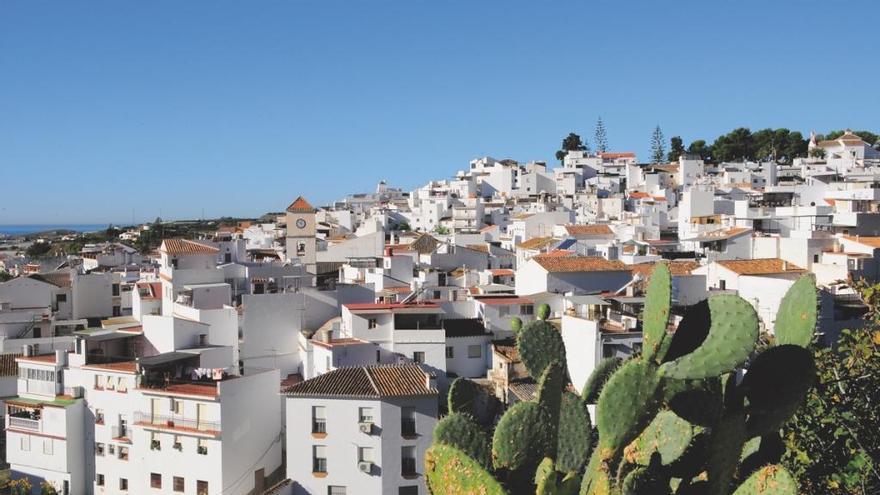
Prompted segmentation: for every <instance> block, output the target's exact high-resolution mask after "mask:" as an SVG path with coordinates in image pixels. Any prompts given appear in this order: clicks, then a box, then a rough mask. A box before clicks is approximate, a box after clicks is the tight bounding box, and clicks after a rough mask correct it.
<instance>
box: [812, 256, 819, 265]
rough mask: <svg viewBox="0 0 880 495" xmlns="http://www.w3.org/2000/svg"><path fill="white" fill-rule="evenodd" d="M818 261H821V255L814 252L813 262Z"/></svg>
mask: <svg viewBox="0 0 880 495" xmlns="http://www.w3.org/2000/svg"><path fill="white" fill-rule="evenodd" d="M818 262H819V255H818V254H814V255H813V263H818Z"/></svg>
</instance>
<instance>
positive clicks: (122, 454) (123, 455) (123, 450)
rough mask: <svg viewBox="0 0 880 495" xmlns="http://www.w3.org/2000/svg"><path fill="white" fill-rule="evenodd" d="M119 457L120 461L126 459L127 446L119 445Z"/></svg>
mask: <svg viewBox="0 0 880 495" xmlns="http://www.w3.org/2000/svg"><path fill="white" fill-rule="evenodd" d="M119 459H120V460H122V461H127V460H128V447H123V446H121V445H120V446H119Z"/></svg>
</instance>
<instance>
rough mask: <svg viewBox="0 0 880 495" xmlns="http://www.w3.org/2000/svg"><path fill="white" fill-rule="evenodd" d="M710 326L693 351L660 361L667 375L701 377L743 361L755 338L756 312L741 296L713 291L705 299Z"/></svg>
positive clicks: (682, 378)
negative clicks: (666, 361)
mask: <svg viewBox="0 0 880 495" xmlns="http://www.w3.org/2000/svg"><path fill="white" fill-rule="evenodd" d="M709 310H710V313H711V316H712V325H711V327H710V329H709V335H708V336H707V337H706V340H704V341H703V343H702V344H701V345H700V347H698V348H697V349H696V350H694V351H693V352H691V353H690V354H687V355H685V356H682V357H680V358H678V359H676V360H675V361H672V362H668V363H665V364H663V366H661V368H660V373H661V374H662V375H663V376H667V377H669V378H677V379H679V380H684V379H691V380H693V379H703V378H709V377H712V376H718V375H721V374H723V373H729V372H731V371H733V370H734V369H736V368H737V367H739V366H741V365H742V364H743V363H745V361H746V359H748V357H749V354H751V353H752V351H754V350H755V344H756V343H757V341H758V315H756V314H755V310H754V308H752V305H751V304H749V303H748V302H746V301H745V300H744V299H743V298H741V297H739V296H735V295H731V294H717V295H713V296H711V297H710V298H709Z"/></svg>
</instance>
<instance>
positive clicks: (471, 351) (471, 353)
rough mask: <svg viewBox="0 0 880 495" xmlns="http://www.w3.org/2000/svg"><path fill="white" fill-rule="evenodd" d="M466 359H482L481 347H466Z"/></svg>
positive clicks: (477, 345) (478, 345)
mask: <svg viewBox="0 0 880 495" xmlns="http://www.w3.org/2000/svg"><path fill="white" fill-rule="evenodd" d="M468 357H469V358H471V359H476V358H481V357H483V346H481V345H480V344H476V345H469V346H468Z"/></svg>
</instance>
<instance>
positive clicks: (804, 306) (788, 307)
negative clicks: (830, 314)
mask: <svg viewBox="0 0 880 495" xmlns="http://www.w3.org/2000/svg"><path fill="white" fill-rule="evenodd" d="M816 309H817V307H816V283H815V282H814V281H813V277H812V275H804V276H803V277H801V278H799V279H798V280H797V282H795V283H794V284H793V285H792V286H791V287H790V288H789V289H788V292H786V293H785V296H784V297H783V298H782V303H781V304H780V305H779V309H778V311H777V312H776V322H775V323H774V325H773V333H774V334H776V342H777V343H778V344H794V345H799V346H801V347H807V346H809V345H810V342H811V341H812V340H813V334H814V333H815V331H816Z"/></svg>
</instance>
